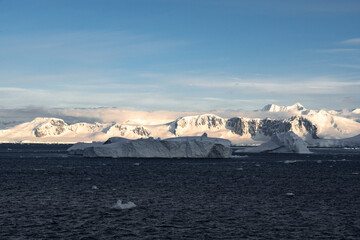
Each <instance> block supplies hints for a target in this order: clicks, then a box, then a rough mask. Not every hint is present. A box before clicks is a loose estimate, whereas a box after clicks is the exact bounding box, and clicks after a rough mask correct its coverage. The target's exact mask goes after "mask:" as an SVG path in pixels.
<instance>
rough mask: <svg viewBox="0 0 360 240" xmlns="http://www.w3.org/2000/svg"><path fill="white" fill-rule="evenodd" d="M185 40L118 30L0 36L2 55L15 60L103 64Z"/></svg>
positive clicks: (161, 49)
mask: <svg viewBox="0 0 360 240" xmlns="http://www.w3.org/2000/svg"><path fill="white" fill-rule="evenodd" d="M192 43H193V42H190V41H186V40H182V39H164V38H158V37H156V36H155V35H141V34H133V33H129V32H116V31H77V32H64V33H43V34H42V35H41V36H38V35H36V34H30V35H29V34H28V35H8V36H6V37H4V36H1V37H0V44H1V46H6V47H2V48H0V53H1V54H2V55H3V56H8V57H9V56H10V57H11V58H12V59H16V60H21V59H26V60H27V59H28V58H30V59H33V60H48V61H55V60H56V61H58V62H59V61H60V62H61V61H65V62H67V61H68V62H78V63H88V64H89V63H103V62H110V61H114V60H115V59H117V60H119V59H122V60H124V59H127V58H130V57H139V56H147V55H156V54H159V53H161V52H164V51H166V52H168V51H171V49H177V48H179V47H182V46H185V45H190V44H192Z"/></svg>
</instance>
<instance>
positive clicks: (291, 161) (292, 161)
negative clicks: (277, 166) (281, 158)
mask: <svg viewBox="0 0 360 240" xmlns="http://www.w3.org/2000/svg"><path fill="white" fill-rule="evenodd" d="M296 162H297V160H286V161H285V162H284V163H285V164H292V163H296Z"/></svg>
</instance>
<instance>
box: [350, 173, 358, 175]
mask: <svg viewBox="0 0 360 240" xmlns="http://www.w3.org/2000/svg"><path fill="white" fill-rule="evenodd" d="M351 174H352V175H359V173H358V172H353V173H351Z"/></svg>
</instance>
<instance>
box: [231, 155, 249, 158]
mask: <svg viewBox="0 0 360 240" xmlns="http://www.w3.org/2000/svg"><path fill="white" fill-rule="evenodd" d="M230 157H231V158H248V157H249V156H248V155H231V156H230Z"/></svg>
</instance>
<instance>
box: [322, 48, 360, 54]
mask: <svg viewBox="0 0 360 240" xmlns="http://www.w3.org/2000/svg"><path fill="white" fill-rule="evenodd" d="M359 51H360V49H357V48H334V49H319V50H316V52H319V53H352V52H359Z"/></svg>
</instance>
